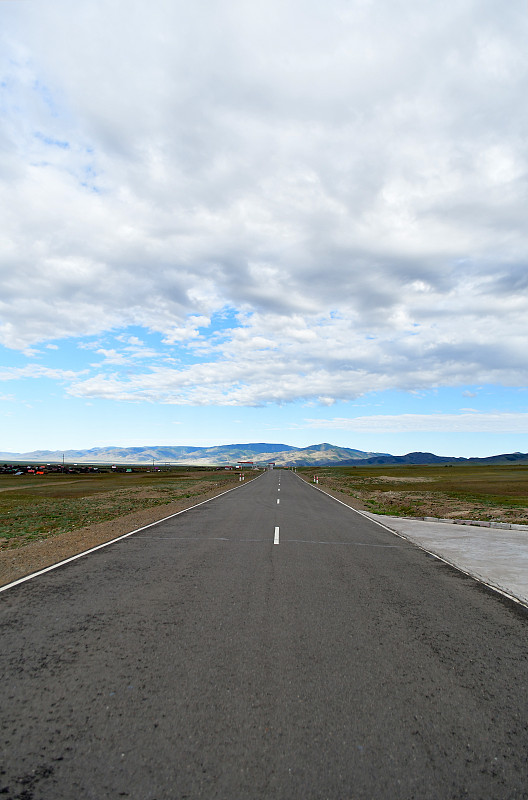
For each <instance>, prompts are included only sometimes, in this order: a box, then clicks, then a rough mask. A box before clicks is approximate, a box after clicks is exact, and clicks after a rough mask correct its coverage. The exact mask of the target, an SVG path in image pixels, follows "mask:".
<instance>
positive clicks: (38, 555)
mask: <svg viewBox="0 0 528 800" xmlns="http://www.w3.org/2000/svg"><path fill="white" fill-rule="evenodd" d="M228 488H232V487H231V486H229V487H228V486H219V487H215V488H214V489H211V490H209V491H207V492H203V493H202V494H199V495H195V496H194V497H192V498H189V499H188V500H185V501H183V500H182V501H179V502H175V503H170V504H166V505H161V506H157V507H154V508H148V509H143V510H141V511H136V512H133V513H131V514H126V515H125V516H122V517H118V518H117V519H113V520H110V521H108V522H101V523H98V524H95V525H89V526H87V527H84V528H79V529H77V530H74V531H68V532H67V533H61V534H59V535H57V536H53V537H50V538H49V539H44V540H41V541H35V542H30V543H28V544H26V545H25V546H24V547H18V548H14V549H10V550H2V551H0V586H4V585H5V584H7V583H11V582H12V581H16V580H18V579H19V578H23V577H24V576H25V575H30V574H31V573H33V572H37V571H38V570H40V569H44V568H45V567H49V566H51V565H52V564H57V563H58V562H59V561H63V560H64V559H65V558H70V557H71V556H75V555H77V554H78V553H82V552H83V551H84V550H89V549H90V548H91V547H96V546H97V545H99V544H104V543H105V542H109V541H111V540H112V539H116V538H117V537H118V536H122V535H123V534H125V533H129V532H130V531H133V530H136V529H137V528H141V527H143V526H144V525H148V524H149V523H151V522H157V521H158V520H160V519H164V518H165V517H169V516H170V515H171V514H176V513H177V512H178V511H183V510H184V509H186V508H190V507H191V506H194V505H196V504H197V503H201V502H203V501H204V500H207V499H209V498H211V497H216V496H217V495H219V494H221V493H222V492H225V491H226V489H228Z"/></svg>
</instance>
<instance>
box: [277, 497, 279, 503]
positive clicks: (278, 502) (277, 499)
mask: <svg viewBox="0 0 528 800" xmlns="http://www.w3.org/2000/svg"><path fill="white" fill-rule="evenodd" d="M279 503H280V500H279V498H278V497H277V505H279Z"/></svg>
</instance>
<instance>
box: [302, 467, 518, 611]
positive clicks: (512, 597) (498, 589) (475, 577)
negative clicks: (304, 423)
mask: <svg viewBox="0 0 528 800" xmlns="http://www.w3.org/2000/svg"><path fill="white" fill-rule="evenodd" d="M295 474H296V473H294V475H295ZM297 477H298V478H299V480H300V481H302V482H303V483H306V485H307V486H311V487H312V489H317V491H318V492H322V494H325V495H326V496H327V497H331V498H332V500H335V501H336V503H341V505H342V506H345V508H348V509H349V510H350V511H354V512H355V513H356V514H359V515H360V516H361V517H364V518H365V519H368V520H370V521H371V522H373V523H374V524H375V525H379V526H380V528H385V530H386V531H388V532H389V533H392V534H393V535H394V536H397V537H398V538H399V539H403V540H404V542H408V543H409V544H412V545H414V547H418V549H419V550H422V552H424V553H427V555H429V556H434V558H437V559H438V560H439V561H443V562H444V564H447V565H448V566H450V567H453V569H456V570H457V571H458V572H461V573H462V574H463V575H467V576H468V578H473V580H474V581H477V583H481V584H482V585H483V586H487V587H488V589H491V590H492V591H494V592H497V594H500V595H502V596H503V597H506V598H507V599H508V600H513V602H514V603H517V605H519V606H522V607H523V608H528V603H525V602H524V601H523V600H521V599H520V597H515V595H513V594H510V593H509V592H507V591H505V590H504V589H501V587H500V586H495V584H493V583H489V581H486V580H484V578H481V577H480V576H479V575H474V574H473V573H472V572H468V571H467V570H466V569H462V567H459V566H457V564H454V563H453V562H452V561H448V559H447V558H443V556H439V555H438V553H434V552H433V551H432V550H428V549H427V548H426V547H423V545H421V544H418V542H414V541H413V540H412V539H409V538H408V537H407V536H405V535H404V534H403V533H400V532H399V531H395V530H394V529H393V528H389V527H388V526H387V525H384V524H383V522H379V521H378V520H377V519H373V518H372V517H369V516H368V515H367V514H365V513H364V512H363V511H359V509H357V508H352V506H349V505H347V504H346V503H343V501H342V500H338V499H337V497H334V495H333V494H328V492H325V491H324V489H321V488H320V487H319V486H314V484H313V483H309V482H308V481H305V480H303V478H300V477H299V476H297Z"/></svg>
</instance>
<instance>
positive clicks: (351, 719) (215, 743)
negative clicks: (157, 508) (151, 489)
mask: <svg viewBox="0 0 528 800" xmlns="http://www.w3.org/2000/svg"><path fill="white" fill-rule="evenodd" d="M527 623H528V617H527V613H526V610H524V609H522V608H519V607H515V606H514V604H512V603H510V602H509V601H507V600H504V599H503V598H501V597H500V596H498V595H494V594H493V593H491V592H490V591H488V590H486V589H484V588H483V587H481V586H480V585H479V584H478V583H476V582H475V581H473V580H472V579H470V578H468V577H466V576H464V575H462V574H460V573H457V572H456V571H455V570H453V569H452V568H450V567H448V566H446V565H445V564H443V563H441V562H439V561H437V560H435V559H434V558H432V557H429V556H428V555H427V554H426V553H424V552H423V551H421V550H419V549H418V548H415V547H414V546H413V545H410V544H408V543H407V542H405V541H403V540H402V539H399V538H398V537H397V536H394V535H392V534H391V533H389V532H387V531H385V530H384V529H383V528H381V527H379V526H377V525H376V524H375V523H373V522H371V521H370V520H368V519H366V518H364V517H362V516H360V515H358V514H355V513H354V512H353V511H351V510H350V509H348V508H345V507H344V506H342V505H340V504H339V503H337V502H336V501H334V500H333V499H331V498H329V497H327V496H325V495H323V494H322V493H320V492H317V491H314V490H313V489H312V487H310V486H309V485H307V484H305V483H304V482H303V481H301V480H300V479H299V478H298V477H297V476H295V475H294V474H293V473H290V472H286V471H282V470H275V471H271V472H268V473H265V474H263V475H262V477H260V478H258V479H257V480H255V481H252V482H250V483H249V484H246V485H244V486H242V487H241V488H239V489H235V490H234V491H231V492H229V493H227V494H225V495H223V496H222V497H219V498H216V499H214V500H212V501H210V502H208V503H206V504H203V505H200V506H198V507H196V508H194V509H192V510H190V511H187V512H186V513H184V514H180V515H178V516H176V517H174V518H172V519H170V520H167V521H165V522H162V523H160V524H157V525H155V526H153V527H149V528H147V529H145V530H143V531H141V532H139V533H137V534H135V535H133V536H130V537H128V538H126V539H122V540H121V541H119V542H117V543H115V544H113V545H110V546H109V547H105V548H103V549H100V550H97V551H96V552H94V553H92V554H90V555H88V556H85V557H83V558H80V559H78V560H76V561H73V562H71V563H69V564H67V565H65V566H62V567H60V568H58V569H56V570H53V571H51V572H47V573H46V574H44V575H40V576H39V577H37V578H35V579H33V580H30V581H28V582H25V583H23V584H20V585H18V586H15V587H13V588H11V589H8V590H7V591H5V592H3V593H1V594H0V625H1V643H2V647H1V652H0V664H1V670H0V674H1V676H2V682H1V688H0V692H1V715H2V726H1V739H0V746H1V748H0V754H1V758H0V797H1V798H3V797H6V798H13V800H14V799H15V798H17V799H18V800H72V799H73V798H75V800H83V799H84V798H94V800H95V799H96V800H102V798H112V799H113V798H132V799H133V800H173V799H175V798H226V799H227V798H229V799H231V798H285V799H287V800H297V799H298V800H311V799H312V798H313V800H315V799H317V800H322V799H324V798H329V799H332V800H334V799H335V800H345V799H346V798H368V799H369V800H371V799H372V798H376V800H380V798H381V799H384V798H387V799H389V798H390V800H398V799H399V798H401V800H411V798H416V799H417V800H427V799H428V798H431V800H432V799H433V798H434V800H438V798H442V799H443V798H457V799H458V798H483V799H484V798H485V799H486V800H490V799H493V800H500V799H501V798H505V799H506V798H508V800H513V799H514V798H527V797H528V766H527V765H528V760H527V759H528V713H527V710H528V709H527V698H528V662H527V651H528V649H527V637H526V634H527V631H528V624H527Z"/></svg>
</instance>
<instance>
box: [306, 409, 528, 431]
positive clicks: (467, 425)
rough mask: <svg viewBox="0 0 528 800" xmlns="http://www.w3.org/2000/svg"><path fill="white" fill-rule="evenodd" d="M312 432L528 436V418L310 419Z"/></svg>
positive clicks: (405, 416) (506, 415)
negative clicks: (322, 430)
mask: <svg viewBox="0 0 528 800" xmlns="http://www.w3.org/2000/svg"><path fill="white" fill-rule="evenodd" d="M305 423H306V425H307V427H310V428H330V429H333V430H346V431H355V432H356V433H385V434H388V433H451V434H452V433H517V434H519V435H521V434H525V433H528V414H523V413H515V414H514V413H511V414H509V413H506V412H498V413H491V414H490V413H462V414H392V415H391V414H386V415H383V414H379V415H373V416H369V417H354V418H339V417H335V418H334V419H306V420H305Z"/></svg>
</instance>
